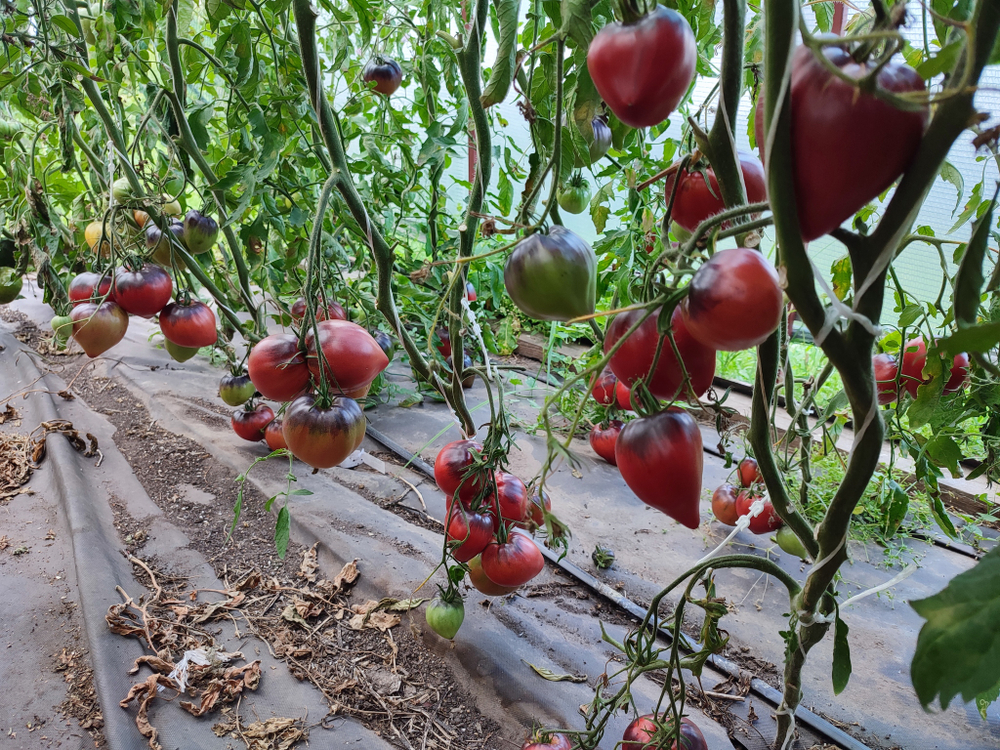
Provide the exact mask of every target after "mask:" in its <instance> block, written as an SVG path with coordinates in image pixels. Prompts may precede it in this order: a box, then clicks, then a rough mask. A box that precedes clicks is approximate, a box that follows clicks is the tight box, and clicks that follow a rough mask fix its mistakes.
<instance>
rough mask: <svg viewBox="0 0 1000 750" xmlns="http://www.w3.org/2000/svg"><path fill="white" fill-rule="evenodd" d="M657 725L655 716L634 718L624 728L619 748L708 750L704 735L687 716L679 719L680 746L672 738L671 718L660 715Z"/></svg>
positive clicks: (633, 749)
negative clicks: (658, 724)
mask: <svg viewBox="0 0 1000 750" xmlns="http://www.w3.org/2000/svg"><path fill="white" fill-rule="evenodd" d="M659 723H660V724H662V725H663V726H657V721H656V716H654V715H653V714H647V715H645V716H640V717H639V718H637V719H635V720H634V721H633V722H632V723H631V724H629V725H628V726H627V727H626V728H625V733H624V734H623V735H622V746H621V750H708V743H707V742H706V741H705V735H703V734H702V733H701V730H700V729H698V725H697V724H695V723H694V722H693V721H691V719H689V718H688V717H686V716H685V717H684V718H682V719H681V727H680V729H681V731H680V735H681V736H680V746H679V747H678V744H677V742H676V741H674V740H673V739H671V738H672V736H673V732H672V731H671V729H672V728H673V727H672V723H673V722H672V720H671V719H669V718H667V717H661V719H660V722H659Z"/></svg>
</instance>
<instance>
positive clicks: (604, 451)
mask: <svg viewBox="0 0 1000 750" xmlns="http://www.w3.org/2000/svg"><path fill="white" fill-rule="evenodd" d="M624 428H625V423H624V422H622V421H621V420H619V419H612V420H611V421H610V422H608V425H607V427H603V428H602V427H601V425H594V429H592V430H591V431H590V447H591V448H593V449H594V453H596V454H597V455H598V456H600V457H601V458H603V459H604V460H605V461H607V462H608V463H609V464H611V465H612V466H617V465H618V462H617V461H616V459H615V444H616V443H617V442H618V435H619V434H621V431H622V430H623V429H624Z"/></svg>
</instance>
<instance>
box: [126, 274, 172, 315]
mask: <svg viewBox="0 0 1000 750" xmlns="http://www.w3.org/2000/svg"><path fill="white" fill-rule="evenodd" d="M114 289H115V291H114V294H115V302H117V303H118V304H119V305H121V306H122V309H123V310H124V311H125V312H127V313H131V314H132V315H138V316H139V317H140V318H151V317H153V316H154V315H156V313H158V312H160V310H162V309H163V308H164V307H166V305H167V303H168V302H170V295H171V294H172V293H173V291H174V282H173V281H171V279H170V274H169V273H167V272H166V271H164V270H163V269H162V268H160V267H159V266H157V265H154V264H152V263H144V264H143V265H142V267H141V268H139V269H138V270H135V271H130V270H128V269H127V268H119V269H118V273H116V274H115V283H114Z"/></svg>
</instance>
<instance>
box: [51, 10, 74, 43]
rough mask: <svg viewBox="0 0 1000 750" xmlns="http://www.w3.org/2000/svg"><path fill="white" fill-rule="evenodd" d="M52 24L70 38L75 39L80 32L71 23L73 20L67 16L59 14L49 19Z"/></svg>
mask: <svg viewBox="0 0 1000 750" xmlns="http://www.w3.org/2000/svg"><path fill="white" fill-rule="evenodd" d="M49 20H50V21H51V22H52V23H54V24H55V25H56V26H58V27H59V28H60V29H62V30H63V31H65V32H66V33H67V34H69V35H70V36H71V37H73V38H74V39H76V38H77V37H79V36H80V30H79V29H78V28H77V27H76V24H75V23H73V20H72V19H71V18H70V17H69V16H64V15H62V14H61V13H57V14H56V15H54V16H52V17H51V18H50V19H49Z"/></svg>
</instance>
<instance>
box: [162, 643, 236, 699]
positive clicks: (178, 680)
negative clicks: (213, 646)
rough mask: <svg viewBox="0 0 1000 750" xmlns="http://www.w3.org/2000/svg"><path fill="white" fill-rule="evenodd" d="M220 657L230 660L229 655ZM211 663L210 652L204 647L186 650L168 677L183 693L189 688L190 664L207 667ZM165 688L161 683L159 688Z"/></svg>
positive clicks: (223, 659) (219, 656)
mask: <svg viewBox="0 0 1000 750" xmlns="http://www.w3.org/2000/svg"><path fill="white" fill-rule="evenodd" d="M218 658H219V659H220V660H221V661H229V657H227V656H223V655H222V654H219V655H218ZM211 663H212V662H211V659H209V657H208V652H207V651H205V649H203V648H198V649H195V650H194V651H185V652H184V657H183V658H182V659H181V660H180V661H179V662H177V666H175V667H174V670H173V671H172V672H171V673H170V674H169V675H167V679H168V680H171V681H173V683H174V684H175V685H177V690H178V692H181V693H183V692H184V691H185V690H187V674H188V665H189V664H197V665H198V666H200V667H207V666H208V665H209V664H211ZM164 689H165V688H164V687H163V685H160V687H159V688H158V690H159V691H162V690H164Z"/></svg>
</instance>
